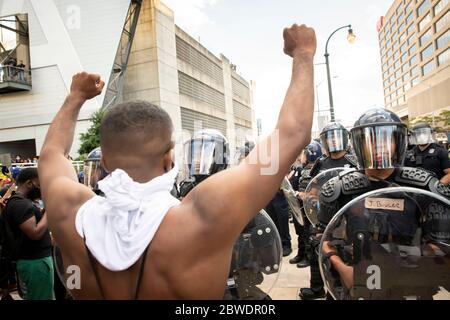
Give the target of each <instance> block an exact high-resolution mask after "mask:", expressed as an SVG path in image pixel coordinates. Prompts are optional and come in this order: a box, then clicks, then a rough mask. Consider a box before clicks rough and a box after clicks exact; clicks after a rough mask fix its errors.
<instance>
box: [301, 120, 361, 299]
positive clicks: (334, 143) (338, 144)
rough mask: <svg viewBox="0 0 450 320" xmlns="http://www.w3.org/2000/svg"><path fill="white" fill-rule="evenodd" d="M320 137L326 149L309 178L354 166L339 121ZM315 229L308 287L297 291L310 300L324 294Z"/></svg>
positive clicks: (345, 130)
mask: <svg viewBox="0 0 450 320" xmlns="http://www.w3.org/2000/svg"><path fill="white" fill-rule="evenodd" d="M320 139H321V141H322V146H323V148H324V149H325V151H326V155H324V156H322V157H320V158H319V159H318V160H317V161H316V162H315V164H314V166H313V167H312V169H311V171H310V176H311V179H312V178H314V177H315V176H317V175H318V174H319V173H321V172H322V171H325V170H327V169H333V168H341V167H344V168H356V167H357V160H356V158H355V157H354V156H353V155H351V154H350V153H349V134H348V131H347V129H346V128H345V127H344V126H343V125H342V124H340V123H335V122H333V123H330V124H328V125H327V126H326V127H325V128H323V130H322V132H321V134H320ZM315 233H316V230H311V234H310V240H309V243H310V248H311V249H310V254H311V259H310V266H311V269H310V273H311V276H310V287H309V288H301V289H300V292H299V296H300V298H302V299H303V300H310V299H316V298H322V297H324V296H325V290H324V288H323V281H322V277H321V275H320V269H319V263H318V256H317V252H316V247H317V246H318V244H319V242H318V239H317V238H316V237H315V236H314V234H315Z"/></svg>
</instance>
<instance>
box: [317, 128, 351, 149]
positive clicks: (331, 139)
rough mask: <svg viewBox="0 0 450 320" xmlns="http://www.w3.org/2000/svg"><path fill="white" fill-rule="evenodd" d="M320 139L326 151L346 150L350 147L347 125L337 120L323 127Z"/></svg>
mask: <svg viewBox="0 0 450 320" xmlns="http://www.w3.org/2000/svg"><path fill="white" fill-rule="evenodd" d="M320 139H321V141H322V145H323V146H324V149H325V150H326V152H327V153H328V154H329V153H333V152H340V151H346V150H347V148H348V131H347V129H345V127H344V126H343V125H342V124H340V123H336V122H332V123H330V124H328V125H327V126H325V128H323V130H322V132H321V133H320Z"/></svg>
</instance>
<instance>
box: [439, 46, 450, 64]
mask: <svg viewBox="0 0 450 320" xmlns="http://www.w3.org/2000/svg"><path fill="white" fill-rule="evenodd" d="M449 60H450V48H448V49H447V50H445V51H444V52H442V53H441V54H440V55H439V56H438V64H439V66H443V65H444V64H446V63H447V62H448V61H449Z"/></svg>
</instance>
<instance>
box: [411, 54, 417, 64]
mask: <svg viewBox="0 0 450 320" xmlns="http://www.w3.org/2000/svg"><path fill="white" fill-rule="evenodd" d="M416 62H417V55H413V56H412V57H411V60H409V65H410V66H411V67H412V66H413V65H415V64H416Z"/></svg>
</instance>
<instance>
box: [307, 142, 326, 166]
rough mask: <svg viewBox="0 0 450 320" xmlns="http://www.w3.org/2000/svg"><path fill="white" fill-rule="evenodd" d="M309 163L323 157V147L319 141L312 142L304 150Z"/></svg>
mask: <svg viewBox="0 0 450 320" xmlns="http://www.w3.org/2000/svg"><path fill="white" fill-rule="evenodd" d="M303 152H304V153H305V156H306V160H307V161H308V163H314V162H316V160H317V159H319V158H320V157H321V156H322V146H321V145H320V143H318V142H317V141H314V140H313V141H311V143H310V144H308V145H307V146H306V148H305V149H304V150H303Z"/></svg>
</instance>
